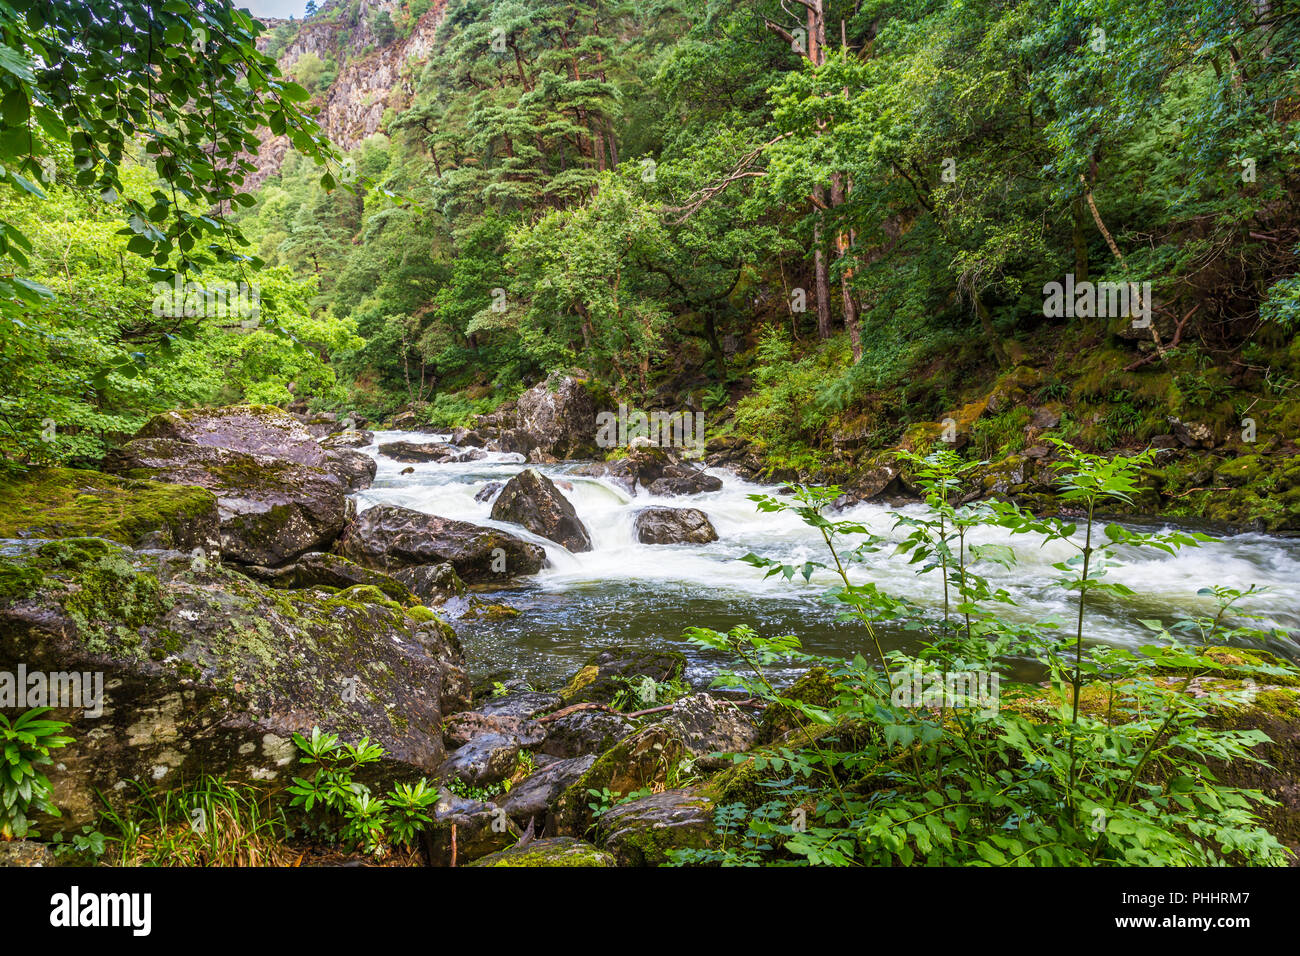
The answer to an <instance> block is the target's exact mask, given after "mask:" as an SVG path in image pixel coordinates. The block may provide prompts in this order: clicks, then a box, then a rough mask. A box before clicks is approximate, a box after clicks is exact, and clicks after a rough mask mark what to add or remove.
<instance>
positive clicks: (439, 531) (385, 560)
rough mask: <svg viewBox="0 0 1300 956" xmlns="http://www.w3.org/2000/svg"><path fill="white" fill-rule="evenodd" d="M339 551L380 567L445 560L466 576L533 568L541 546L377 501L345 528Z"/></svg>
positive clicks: (505, 575)
mask: <svg viewBox="0 0 1300 956" xmlns="http://www.w3.org/2000/svg"><path fill="white" fill-rule="evenodd" d="M337 550H338V552H339V553H340V554H342V555H343V556H345V557H347V558H349V559H351V560H352V561H355V562H356V563H358V564H362V565H365V566H366V567H372V568H379V569H380V570H384V571H391V570H396V569H398V568H403V567H412V566H417V565H430V564H443V563H448V564H450V565H451V566H452V567H454V568H455V569H456V573H457V574H458V575H460V577H461V578H462V579H464V580H465V581H470V582H474V581H492V580H496V581H502V580H507V579H509V578H511V577H516V576H519V575H526V574H536V573H537V572H538V571H540V570H541V568H542V566H543V565H544V564H545V562H546V552H545V551H544V550H543V549H542V548H541V547H539V546H538V545H535V544H533V543H531V542H528V541H523V540H521V539H519V538H516V537H515V536H514V535H511V534H507V533H506V532H504V531H499V530H498V529H496V528H485V527H482V526H480V525H476V524H470V523H469V522H468V521H455V520H453V519H451V518H443V517H439V516H438V515H427V514H422V513H421V512H418V511H412V510H411V509H409V508H401V507H398V506H396V505H376V506H375V507H373V508H369V509H367V510H366V511H363V512H362V513H361V514H359V515H357V516H356V518H355V519H354V520H353V521H351V522H350V523H349V524H348V526H347V527H346V528H345V529H344V531H343V535H342V537H341V538H340V539H339V543H338V548H337Z"/></svg>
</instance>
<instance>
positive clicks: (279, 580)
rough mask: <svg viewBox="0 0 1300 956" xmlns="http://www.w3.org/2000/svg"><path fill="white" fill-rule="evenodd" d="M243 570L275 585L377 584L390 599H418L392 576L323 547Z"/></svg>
mask: <svg viewBox="0 0 1300 956" xmlns="http://www.w3.org/2000/svg"><path fill="white" fill-rule="evenodd" d="M243 571H244V573H245V574H247V575H248V576H249V577H252V578H256V579H257V580H259V581H263V582H265V583H266V584H269V585H271V586H272V587H276V588H295V589H296V588H311V587H328V588H350V587H355V586H357V585H363V586H369V587H375V588H378V589H379V590H380V591H381V592H383V594H384V596H385V597H387V598H388V599H389V600H392V601H398V602H399V603H402V604H408V605H409V604H418V603H419V601H418V600H417V599H416V595H414V594H413V593H412V592H411V590H410V589H409V588H408V587H407V586H406V585H405V584H403V583H402V582H401V581H398V580H397V579H396V578H394V577H390V576H389V575H387V574H384V573H383V572H382V571H376V570H374V569H373V568H363V567H362V566H361V565H359V564H356V563H354V562H352V561H349V560H348V559H347V558H345V557H343V556H341V555H337V554H330V553H328V552H323V551H309V552H307V553H306V554H304V555H301V556H300V557H299V558H298V559H297V560H296V561H294V562H293V563H292V564H289V565H286V566H284V567H282V568H266V567H261V566H258V565H251V566H249V567H246V568H244V569H243Z"/></svg>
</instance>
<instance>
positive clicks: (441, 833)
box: [424, 788, 520, 866]
mask: <svg viewBox="0 0 1300 956" xmlns="http://www.w3.org/2000/svg"><path fill="white" fill-rule="evenodd" d="M453 830H454V836H453ZM519 836H520V834H519V830H518V829H517V828H516V827H515V825H514V823H513V822H511V820H510V817H509V815H508V814H506V813H505V812H504V811H502V810H501V809H500V808H499V807H497V806H496V805H495V804H493V803H488V802H485V801H482V800H474V799H471V798H468V797H460V796H457V795H455V794H454V793H452V792H451V791H449V790H446V789H445V788H444V789H440V790H439V798H438V802H437V803H436V804H434V808H433V823H432V824H430V825H429V826H428V827H426V828H425V831H424V845H425V849H426V851H427V852H428V854H429V863H430V864H431V865H433V866H451V865H452V864H453V863H455V865H457V866H466V865H468V864H470V863H473V862H474V861H475V860H478V859H481V858H483V857H486V856H489V855H491V854H493V853H497V852H499V851H501V850H505V849H507V848H509V847H512V846H514V845H515V843H517V842H518V840H519ZM453 847H454V852H453Z"/></svg>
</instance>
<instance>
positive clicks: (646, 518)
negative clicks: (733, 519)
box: [636, 508, 718, 544]
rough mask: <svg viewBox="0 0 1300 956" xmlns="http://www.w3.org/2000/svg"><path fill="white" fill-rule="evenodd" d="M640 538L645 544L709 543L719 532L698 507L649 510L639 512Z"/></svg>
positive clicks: (715, 539) (638, 535)
mask: <svg viewBox="0 0 1300 956" xmlns="http://www.w3.org/2000/svg"><path fill="white" fill-rule="evenodd" d="M636 537H637V540H638V541H640V542H641V543H642V544H707V543H708V542H710V541H717V540H718V532H717V531H715V530H714V528H713V524H712V522H710V521H709V516H708V515H706V514H705V513H704V512H703V511H700V510H699V509H698V508H645V509H643V510H641V511H639V512H637V516H636Z"/></svg>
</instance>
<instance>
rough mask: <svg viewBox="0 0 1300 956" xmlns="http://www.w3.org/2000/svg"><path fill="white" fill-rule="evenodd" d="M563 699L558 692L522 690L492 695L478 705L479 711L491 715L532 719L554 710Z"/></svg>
mask: <svg viewBox="0 0 1300 956" xmlns="http://www.w3.org/2000/svg"><path fill="white" fill-rule="evenodd" d="M562 702H563V701H562V700H561V698H560V695H559V694H545V693H542V692H540V691H524V692H522V693H515V694H506V695H505V696H504V697H493V698H492V699H491V700H488V701H485V702H484V703H483V704H481V705H479V708H478V709H479V712H480V713H484V714H487V715H488V716H491V717H518V718H520V719H522V720H532V719H533V718H535V717H540V716H541V715H542V714H547V713H550V712H551V711H553V710H555V709H556V708H557V707H559V706H560V704H561V703H562Z"/></svg>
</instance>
